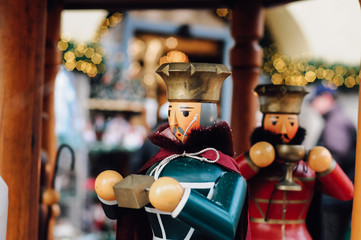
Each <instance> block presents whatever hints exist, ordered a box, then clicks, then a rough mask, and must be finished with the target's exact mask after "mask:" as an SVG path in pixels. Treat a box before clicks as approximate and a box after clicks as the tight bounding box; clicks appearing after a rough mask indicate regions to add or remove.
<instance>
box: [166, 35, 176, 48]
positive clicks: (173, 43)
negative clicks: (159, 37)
mask: <svg viewBox="0 0 361 240" xmlns="http://www.w3.org/2000/svg"><path fill="white" fill-rule="evenodd" d="M177 45H178V40H177V39H176V38H175V37H169V38H167V39H166V40H165V46H166V47H167V48H170V49H173V48H176V47H177Z"/></svg>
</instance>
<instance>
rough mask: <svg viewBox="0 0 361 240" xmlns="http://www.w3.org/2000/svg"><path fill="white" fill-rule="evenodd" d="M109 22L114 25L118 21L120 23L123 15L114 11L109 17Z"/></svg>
mask: <svg viewBox="0 0 361 240" xmlns="http://www.w3.org/2000/svg"><path fill="white" fill-rule="evenodd" d="M109 20H110V24H109V26H111V27H115V25H117V24H118V23H120V22H121V21H122V20H123V15H122V14H121V13H114V14H113V15H112V16H111V17H110V18H109Z"/></svg>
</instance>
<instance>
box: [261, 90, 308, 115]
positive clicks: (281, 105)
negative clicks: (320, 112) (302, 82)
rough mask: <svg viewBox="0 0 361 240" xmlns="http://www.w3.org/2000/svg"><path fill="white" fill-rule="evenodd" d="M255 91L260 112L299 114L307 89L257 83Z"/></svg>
mask: <svg viewBox="0 0 361 240" xmlns="http://www.w3.org/2000/svg"><path fill="white" fill-rule="evenodd" d="M255 92H256V93H257V95H258V97H259V103H260V108H261V109H260V110H261V112H262V113H286V114H299V113H300V110H301V106H302V100H303V98H304V96H305V95H306V94H308V91H307V89H306V88H305V87H302V86H288V85H287V86H286V85H272V84H267V85H258V86H257V87H256V88H255Z"/></svg>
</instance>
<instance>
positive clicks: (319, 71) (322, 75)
mask: <svg viewBox="0 0 361 240" xmlns="http://www.w3.org/2000/svg"><path fill="white" fill-rule="evenodd" d="M325 76H326V71H325V69H323V68H318V69H317V71H316V77H317V78H318V79H324V78H325Z"/></svg>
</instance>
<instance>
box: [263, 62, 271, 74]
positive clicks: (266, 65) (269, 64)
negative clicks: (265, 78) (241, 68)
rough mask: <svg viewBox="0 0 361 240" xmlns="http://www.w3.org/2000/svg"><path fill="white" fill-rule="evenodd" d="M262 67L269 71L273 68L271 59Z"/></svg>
mask: <svg viewBox="0 0 361 240" xmlns="http://www.w3.org/2000/svg"><path fill="white" fill-rule="evenodd" d="M263 69H264V70H265V71H266V72H269V73H271V72H272V70H273V69H274V68H273V64H272V62H271V61H268V62H266V63H265V64H264V67H263Z"/></svg>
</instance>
